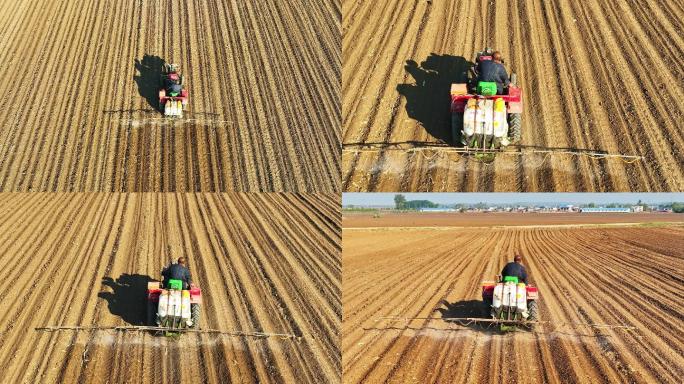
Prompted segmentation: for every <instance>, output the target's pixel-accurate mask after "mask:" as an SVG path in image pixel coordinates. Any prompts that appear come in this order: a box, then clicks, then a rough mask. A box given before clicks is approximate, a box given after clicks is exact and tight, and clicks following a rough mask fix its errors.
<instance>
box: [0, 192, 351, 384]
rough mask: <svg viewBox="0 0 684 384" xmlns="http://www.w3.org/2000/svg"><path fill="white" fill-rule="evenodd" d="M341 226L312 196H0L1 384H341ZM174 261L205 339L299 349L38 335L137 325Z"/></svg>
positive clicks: (185, 339) (143, 336)
mask: <svg viewBox="0 0 684 384" xmlns="http://www.w3.org/2000/svg"><path fill="white" fill-rule="evenodd" d="M339 220H340V218H339V198H338V197H336V196H332V195H331V196H323V195H320V194H317V195H292V194H287V195H286V194H223V195H221V194H211V195H189V194H178V195H177V194H164V195H159V194H130V195H122V194H66V195H65V194H40V193H38V194H2V195H0V264H1V265H3V269H2V270H3V279H2V282H1V283H0V292H1V293H0V372H2V376H3V377H2V381H3V382H7V383H22V382H26V383H29V382H30V383H37V382H40V383H52V382H59V383H62V382H79V383H80V382H93V383H105V382H110V383H125V382H126V383H133V382H145V383H147V382H155V383H188V382H206V383H225V382H300V383H301V382H309V383H328V382H336V381H339V380H340V369H341V357H340V350H339V332H340V326H341V325H340V321H341V292H340V279H341V276H340V274H341V260H340V241H341V238H340V237H341V231H340V229H339ZM179 255H186V256H188V258H189V261H190V271H191V273H192V274H193V280H194V281H195V282H196V283H198V284H199V285H200V286H201V288H202V292H203V307H202V318H201V321H200V326H201V328H204V329H220V330H226V331H237V330H242V331H246V332H250V331H263V332H276V333H287V334H295V335H301V336H302V339H301V340H298V341H297V340H286V339H279V338H274V337H270V338H267V339H256V338H250V337H229V336H216V335H211V334H202V335H197V334H184V335H180V336H179V337H178V338H177V339H174V338H167V337H163V336H154V335H152V334H148V333H143V332H114V331H94V332H79V333H75V332H73V331H60V332H52V333H49V332H39V331H35V330H34V327H39V326H45V325H84V326H91V325H94V326H111V325H129V324H130V325H139V324H141V323H142V322H144V317H145V315H144V313H145V306H144V305H145V304H144V303H145V294H146V287H147V284H146V283H147V281H149V280H150V279H158V278H159V271H160V269H161V267H162V266H163V265H164V264H167V263H168V262H169V260H170V259H171V258H176V257H178V256H179Z"/></svg>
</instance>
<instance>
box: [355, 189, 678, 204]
mask: <svg viewBox="0 0 684 384" xmlns="http://www.w3.org/2000/svg"><path fill="white" fill-rule="evenodd" d="M397 194H398V193H394V192H392V193H343V194H342V205H374V206H375V205H394V196H395V195H397ZM402 195H404V196H406V199H407V200H430V201H432V202H433V203H438V204H477V203H480V202H482V203H491V204H507V203H527V204H537V205H540V204H544V203H566V204H586V203H596V204H609V203H627V204H629V203H636V202H637V201H639V200H641V201H642V202H643V203H646V204H659V203H670V202H673V201H679V202H684V193H555V192H554V193H505V192H502V193H402Z"/></svg>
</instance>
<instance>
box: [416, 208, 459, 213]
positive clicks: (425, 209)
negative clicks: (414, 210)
mask: <svg viewBox="0 0 684 384" xmlns="http://www.w3.org/2000/svg"><path fill="white" fill-rule="evenodd" d="M418 211H419V212H456V209H455V208H420V209H419V210H418Z"/></svg>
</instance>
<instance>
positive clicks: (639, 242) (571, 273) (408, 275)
mask: <svg viewBox="0 0 684 384" xmlns="http://www.w3.org/2000/svg"><path fill="white" fill-rule="evenodd" d="M343 249H344V252H343V268H344V274H343V280H342V289H343V292H344V298H343V323H342V324H343V325H342V348H343V354H342V361H343V381H344V382H345V383H357V382H367V383H380V382H393V383H450V382H453V383H479V382H482V383H515V382H517V383H598V382H615V383H627V382H630V383H660V382H662V383H679V382H681V378H682V375H684V347H683V345H684V335H682V332H680V331H679V330H680V329H681V328H682V324H683V323H684V315H683V313H684V304H683V303H682V300H681V291H682V289H684V251H682V250H684V228H683V227H678V226H662V227H653V228H644V227H626V228H548V229H542V228H505V229H501V228H489V229H459V230H458V231H437V230H431V229H423V230H395V229H388V230H386V231H384V232H379V231H370V230H354V231H347V230H344V235H343ZM515 251H518V252H522V254H523V257H524V263H525V264H526V265H527V268H528V273H529V274H530V276H531V280H532V283H534V284H535V285H537V286H538V287H539V290H540V316H541V320H543V321H549V322H551V323H550V324H544V325H540V326H539V328H538V329H537V330H535V331H534V332H530V331H522V330H521V331H517V332H512V333H500V332H499V331H497V330H496V329H495V328H487V327H484V326H476V325H470V326H460V325H457V324H453V323H448V322H446V321H445V320H443V319H442V318H443V317H482V307H481V305H482V304H481V296H480V283H481V281H482V280H492V279H493V278H494V276H495V275H496V274H498V273H500V271H501V267H502V266H503V265H504V263H505V262H506V261H508V260H510V259H511V258H512V254H513V252H515ZM385 316H399V317H408V318H414V317H422V318H430V319H418V320H409V321H391V320H387V319H385V320H381V319H380V318H381V317H385ZM568 323H585V324H586V323H594V324H611V325H619V324H623V325H628V326H633V327H636V329H634V330H632V329H616V328H610V329H606V328H596V327H587V326H582V325H576V324H575V325H571V324H568Z"/></svg>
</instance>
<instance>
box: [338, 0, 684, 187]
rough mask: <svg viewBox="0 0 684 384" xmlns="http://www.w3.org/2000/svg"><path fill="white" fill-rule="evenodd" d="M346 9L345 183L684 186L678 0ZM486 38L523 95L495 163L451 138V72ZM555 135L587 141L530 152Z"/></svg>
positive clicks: (683, 43)
mask: <svg viewBox="0 0 684 384" xmlns="http://www.w3.org/2000/svg"><path fill="white" fill-rule="evenodd" d="M430 4H432V5H430ZM342 9H343V12H342V13H343V21H342V26H343V36H344V37H343V43H342V47H343V48H342V53H343V57H344V62H343V81H342V94H343V106H342V111H343V160H342V169H343V173H342V174H343V177H342V180H343V189H344V190H346V191H400V190H401V191H637V190H638V191H652V190H653V191H655V190H660V191H681V190H684V133H683V132H684V131H683V130H682V126H681V123H680V121H681V119H682V117H683V116H684V106H683V104H682V102H681V100H683V99H684V90H683V89H682V87H681V86H680V84H682V82H683V81H684V65H683V64H682V61H681V60H680V59H679V56H680V55H679V52H681V51H682V50H684V37H683V36H682V34H681V31H682V30H684V21H683V20H684V2H682V1H681V0H677V1H658V0H596V1H568V0H549V1H547V0H544V1H542V0H532V1H530V0H508V1H489V0H454V1H437V0H435V1H424V0H421V1H414V0H389V1H384V2H382V3H377V2H370V1H354V0H343V4H342ZM487 46H489V47H492V48H495V49H498V50H500V51H501V52H502V53H503V56H504V58H505V60H506V61H505V65H506V67H507V69H508V70H509V71H511V70H512V71H514V72H516V73H517V74H518V83H519V84H520V85H521V87H522V89H523V93H524V98H525V99H524V113H523V133H522V142H521V146H522V151H523V152H521V153H512V154H511V153H502V154H498V155H497V157H496V159H495V160H494V162H493V163H484V162H482V161H480V160H478V159H476V158H474V157H472V156H459V154H457V153H454V152H449V151H448V149H446V148H445V146H446V147H448V146H449V145H450V144H448V143H450V140H451V132H450V124H451V120H450V117H449V103H450V101H449V87H450V84H451V83H452V82H459V81H462V79H463V76H464V71H465V69H466V68H467V66H468V64H469V63H471V62H472V60H473V58H474V55H475V53H476V52H477V51H479V50H482V49H483V48H484V47H487ZM545 148H552V149H554V150H561V151H571V152H580V153H583V154H579V155H577V154H558V153H556V154H550V155H549V154H534V153H529V151H533V150H542V149H545ZM587 150H588V151H599V152H602V153H610V154H623V155H639V156H643V160H639V161H633V162H628V161H625V159H621V158H607V159H596V158H592V157H589V156H587V155H586V151H587Z"/></svg>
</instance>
